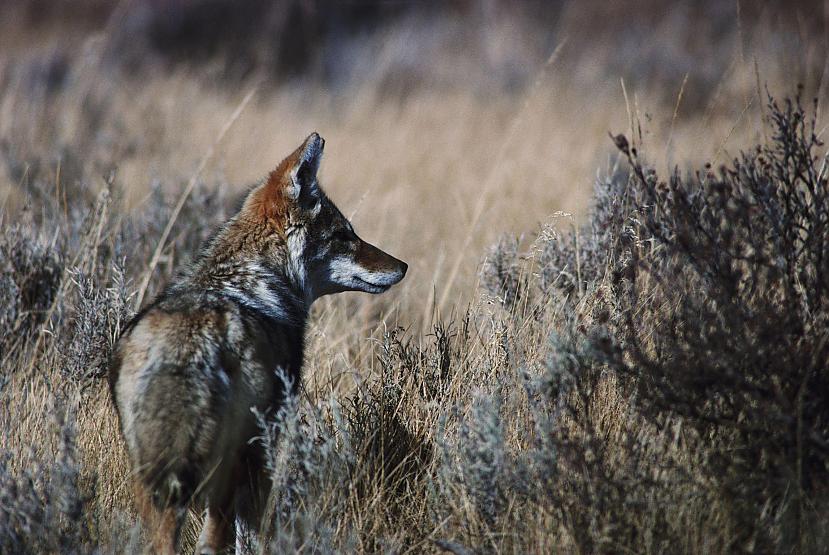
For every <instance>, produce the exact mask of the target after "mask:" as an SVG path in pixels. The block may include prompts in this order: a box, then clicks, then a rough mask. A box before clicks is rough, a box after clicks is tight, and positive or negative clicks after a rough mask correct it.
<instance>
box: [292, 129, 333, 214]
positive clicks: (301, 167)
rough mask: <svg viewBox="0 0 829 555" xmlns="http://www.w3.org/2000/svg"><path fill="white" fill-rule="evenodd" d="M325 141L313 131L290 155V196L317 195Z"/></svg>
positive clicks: (295, 197) (297, 197) (293, 197)
mask: <svg viewBox="0 0 829 555" xmlns="http://www.w3.org/2000/svg"><path fill="white" fill-rule="evenodd" d="M323 147H325V141H324V140H323V138H322V137H320V136H319V135H318V134H317V133H311V134H310V135H308V138H307V139H305V142H303V143H302V145H301V146H300V147H299V148H298V149H296V151H294V153H293V154H292V155H291V156H290V157H289V159H290V161H291V164H290V167H289V168H290V169H289V170H288V171H289V175H290V178H291V182H290V184H289V185H288V196H289V197H290V198H291V199H293V200H299V199H300V198H303V197H305V198H307V197H308V196H312V197H314V196H316V195H315V194H313V193H314V192H315V191H316V190H317V170H319V167H320V160H322V149H323Z"/></svg>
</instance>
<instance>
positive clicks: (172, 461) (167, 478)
mask: <svg viewBox="0 0 829 555" xmlns="http://www.w3.org/2000/svg"><path fill="white" fill-rule="evenodd" d="M323 144H324V143H323V141H322V139H321V138H320V137H319V136H318V135H317V134H312V135H311V136H309V137H308V139H306V141H305V142H304V143H303V144H302V145H301V146H300V147H299V148H298V149H297V150H296V151H295V152H294V153H293V154H291V155H290V156H288V157H287V158H286V159H285V160H283V161H282V163H281V164H280V165H279V166H278V167H277V168H276V170H274V171H273V172H271V174H270V175H269V177H268V178H267V179H266V180H265V181H263V183H262V184H260V185H259V186H258V187H256V188H255V189H253V190H252V191H251V192H250V193H249V195H248V197H247V199H246V201H245V203H244V205H243V207H242V209H241V210H240V211H239V213H238V214H236V215H235V216H234V217H233V218H232V219H231V220H230V221H229V222H227V223H226V224H224V226H223V227H222V228H221V230H220V231H219V232H218V233H217V234H216V236H215V237H214V238H213V239H212V240H211V241H210V242H208V243H207V244H206V245H204V246H203V249H202V252H201V254H200V255H199V256H198V258H197V260H196V262H195V263H194V264H193V266H192V267H191V268H190V269H189V270H188V271H187V272H186V273H185V274H183V275H182V276H181V277H179V278H178V279H177V280H176V281H175V282H174V283H172V284H171V285H170V286H169V287H168V289H167V290H166V291H165V292H164V293H163V294H162V295H161V296H160V297H159V298H158V299H156V300H155V301H154V302H153V303H151V304H150V305H149V306H148V307H147V308H145V309H144V310H143V311H142V312H141V313H139V315H138V316H136V318H135V319H133V321H132V322H130V324H129V325H128V326H127V327H126V328H125V330H124V331H123V333H122V335H121V338H120V339H119V342H118V345H117V346H116V349H115V354H114V356H113V360H112V363H111V366H110V387H111V391H112V396H113V400H114V401H115V405H116V408H117V410H118V414H119V416H120V422H121V430H122V432H123V435H124V439H125V441H126V445H127V450H128V453H129V457H130V462H131V465H132V467H133V474H134V475H135V477H136V486H137V489H138V493H139V496H140V500H141V505H142V507H141V512H142V515H143V520H144V524H145V528H146V529H147V530H148V531H149V532H150V533H151V534H152V535H153V543H154V547H155V549H156V550H158V551H163V552H175V551H176V549H177V545H178V535H179V532H180V529H181V525H182V521H183V517H184V515H185V514H186V510H187V509H188V508H190V507H199V508H201V507H203V508H205V510H206V521H205V526H204V529H203V531H202V535H201V538H200V540H199V541H200V544H199V549H200V550H202V551H206V552H216V551H218V550H220V549H223V548H226V547H228V546H229V545H231V544H232V543H233V540H234V525H235V522H236V520H237V519H240V520H242V521H244V522H247V524H248V526H249V527H250V528H252V529H254V530H255V529H256V528H257V527H258V525H259V524H260V517H261V514H262V510H263V509H264V502H265V499H266V497H267V493H268V492H267V487H268V484H269V481H268V480H267V479H266V477H265V476H264V469H263V456H264V453H263V452H262V448H261V446H260V445H259V443H258V442H257V441H255V437H256V436H257V434H258V432H259V431H258V430H257V427H256V421H255V417H254V411H260V412H270V413H274V412H275V411H276V410H278V409H279V408H280V406H281V405H282V402H283V400H284V398H285V395H289V394H292V393H294V392H295V389H296V388H297V387H298V385H299V380H300V379H301V370H302V360H303V342H304V332H305V324H306V321H307V318H308V311H309V309H310V306H311V304H312V303H313V302H314V300H315V299H317V298H318V297H320V296H322V295H327V294H331V293H337V292H340V291H348V290H352V291H365V292H369V293H380V292H383V291H385V290H386V289H388V288H389V287H391V286H392V285H393V284H395V283H397V282H398V281H400V280H401V279H402V278H403V276H404V275H405V273H406V264H405V263H403V262H401V261H399V260H397V259H396V258H394V257H392V256H390V255H388V254H386V253H384V252H383V251H381V250H379V249H378V248H376V247H374V246H372V245H370V244H368V243H366V242H364V241H363V240H361V239H360V238H359V237H358V236H357V235H356V234H355V233H354V230H353V228H352V227H351V224H350V223H349V222H348V221H347V220H346V218H345V217H344V216H343V215H342V213H341V212H340V211H339V210H338V209H337V208H336V206H334V204H333V203H332V202H331V201H330V200H329V199H328V198H327V197H326V196H325V194H324V193H323V191H322V189H321V188H320V186H319V183H318V182H317V169H318V167H319V162H320V158H321V156H322V149H323Z"/></svg>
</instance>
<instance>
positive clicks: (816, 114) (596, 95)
mask: <svg viewBox="0 0 829 555" xmlns="http://www.w3.org/2000/svg"><path fill="white" fill-rule="evenodd" d="M493 5H494V6H496V7H495V8H494V11H487V10H481V12H480V13H478V12H475V13H473V14H472V15H470V14H469V13H464V12H462V11H461V12H460V15H458V14H455V15H454V16H452V14H451V13H450V14H449V16H447V17H446V19H445V20H443V21H442V22H441V23H440V25H437V26H432V25H431V24H434V23H435V20H434V19H433V18H431V17H430V16H429V15H428V14H425V15H424V14H415V15H414V16H406V17H402V18H397V16H395V18H391V20H390V21H389V22H388V24H387V25H384V26H382V27H377V28H376V30H375V31H373V32H372V33H368V34H367V35H365V36H363V38H362V42H361V40H357V39H354V38H351V39H349V41H346V43H347V46H348V48H350V49H354V50H349V51H353V52H357V53H361V56H364V57H365V58H366V59H371V60H379V61H382V62H383V63H382V64H380V63H378V64H376V66H372V67H368V68H366V67H364V65H360V64H359V63H357V64H356V65H355V67H353V68H352V67H349V68H343V71H346V70H347V71H353V73H352V76H357V78H354V79H345V80H344V81H342V82H340V81H336V82H335V81H334V80H331V79H329V78H328V77H326V76H325V75H319V74H315V73H314V72H313V71H312V72H310V76H306V77H300V78H294V79H293V80H291V81H289V82H285V81H284V80H282V77H281V76H282V73H280V71H281V70H274V71H276V73H267V72H266V73H267V74H263V73H258V72H257V71H254V70H251V72H252V73H251V75H250V76H249V78H248V77H239V73H238V72H239V69H238V66H234V65H233V64H230V65H227V66H225V65H222V66H221V68H222V69H221V70H220V71H219V73H220V74H221V75H222V76H221V78H217V76H216V75H217V74H216V72H215V69H216V68H215V67H212V66H211V65H210V63H209V62H207V63H206V65H205V61H204V60H203V59H199V60H196V61H194V60H192V59H188V58H186V57H185V58H182V59H178V58H176V59H174V60H168V62H170V63H167V62H164V61H163V60H161V61H159V59H158V57H157V56H159V55H160V56H162V58H163V56H165V55H168V54H167V53H168V51H166V50H162V51H160V54H159V52H155V51H153V52H155V53H154V54H153V55H152V56H148V57H147V59H146V60H143V58H142V62H141V64H145V65H141V64H139V66H130V65H129V64H125V65H124V66H121V65H119V64H120V63H121V62H120V61H119V60H120V58H119V57H118V48H117V45H118V44H120V43H119V40H121V39H120V38H119V37H123V35H121V34H120V33H122V32H124V31H123V30H122V29H121V28H120V27H119V25H120V24H121V23H123V22H127V23H129V22H130V21H132V20H131V19H130V18H131V17H132V15H131V12H127V13H126V14H125V13H124V12H122V13H120V15H119V17H117V18H113V19H110V20H109V22H108V23H106V25H105V27H104V29H105V31H104V34H103V35H100V36H98V37H97V38H96V40H91V41H90V40H87V41H85V42H84V41H83V40H81V39H80V38H79V37H77V36H73V37H72V41H69V42H67V43H61V42H60V41H58V42H51V43H50V41H53V40H55V39H54V38H53V35H52V34H51V33H52V32H53V30H50V31H49V33H46V32H45V31H44V33H45V35H44V37H43V38H41V39H39V42H38V41H36V40H34V39H31V38H25V37H24V38H19V39H18V40H20V41H21V42H20V44H18V46H20V45H24V46H26V47H27V48H20V49H18V50H13V49H12V50H7V52H14V55H6V56H3V57H1V58H0V167H1V168H2V173H0V175H2V178H0V192H1V193H0V194H2V196H0V199H2V200H0V203H2V207H3V208H2V212H0V226H2V228H3V234H2V238H0V326H2V330H3V333H2V337H0V365H2V376H0V441H1V442H2V445H3V446H4V448H5V449H4V452H3V455H2V459H0V551H2V552H4V553H5V552H9V553H26V552H44V551H49V552H72V551H77V552H98V551H100V552H111V551H112V552H121V551H130V552H132V551H138V550H140V549H141V548H142V546H143V545H144V537H143V532H142V529H141V524H140V522H139V521H138V519H137V516H136V513H135V507H134V506H133V496H132V491H131V481H130V476H129V468H128V466H127V464H126V457H125V453H124V449H123V445H122V442H121V438H120V435H119V433H118V427H117V419H116V417H115V414H114V411H113V409H112V406H111V402H110V399H109V392H108V391H107V386H106V384H105V380H104V379H103V374H104V372H105V368H106V360H107V358H108V355H109V351H110V349H111V348H112V345H113V344H114V341H115V339H116V337H117V334H118V331H119V330H120V328H121V327H122V326H123V324H124V322H126V321H127V320H128V319H129V318H130V317H131V315H132V314H133V310H134V308H135V303H136V298H137V297H136V295H138V292H139V291H140V290H141V289H142V288H143V283H144V279H145V277H147V276H149V279H148V281H147V282H146V283H147V284H146V296H145V298H151V297H152V296H153V295H154V294H155V293H157V292H158V291H159V290H160V288H161V287H162V286H163V284H164V283H165V282H166V281H167V280H168V279H169V278H170V277H171V276H172V275H173V274H174V273H175V272H176V271H177V270H178V269H179V268H180V267H181V266H182V265H184V264H186V263H187V261H188V260H189V258H190V257H191V256H192V255H193V253H195V252H196V250H197V249H198V246H199V245H200V244H201V242H202V241H204V240H205V239H206V238H207V237H208V236H209V234H210V233H211V231H212V229H213V228H214V227H215V226H216V225H217V224H218V223H220V222H222V221H224V220H225V219H226V218H228V217H229V216H230V215H231V214H232V213H233V211H234V210H235V209H236V208H237V207H238V203H239V199H240V198H241V195H243V194H244V191H245V185H246V184H248V183H251V182H252V181H253V180H255V179H258V178H260V177H261V176H263V175H264V174H265V173H267V171H268V170H269V169H271V168H272V166H273V165H274V164H275V163H276V162H278V160H279V158H280V157H281V156H282V155H284V154H285V153H286V152H288V151H290V149H291V148H292V147H293V146H295V145H294V143H296V142H297V140H298V139H301V138H302V137H304V136H305V135H306V134H307V132H309V131H310V130H311V129H317V130H318V131H320V133H321V134H323V136H325V137H326V140H327V144H328V149H327V153H326V160H325V162H324V164H323V173H322V182H323V185H324V186H325V187H326V189H327V190H328V191H329V193H330V194H331V196H332V197H333V198H334V200H335V201H336V202H337V203H338V204H339V205H340V206H341V207H343V208H344V211H345V213H346V214H348V215H353V220H354V221H355V226H356V227H357V229H358V231H359V232H360V233H361V235H363V236H365V237H366V238H367V239H369V240H370V241H372V242H375V243H377V244H378V245H379V246H381V247H382V248H384V250H388V251H389V252H392V253H393V254H395V255H399V256H400V257H401V258H402V259H404V260H406V261H407V262H409V263H410V267H411V271H410V273H409V276H408V277H407V278H406V280H405V281H404V282H403V283H402V284H401V286H400V287H399V288H396V289H394V290H392V291H391V292H389V293H388V294H386V295H384V296H381V297H379V298H368V297H365V296H360V295H357V294H344V295H341V296H337V297H334V298H331V299H324V300H323V301H322V302H320V303H318V305H317V306H316V307H315V309H314V313H313V318H312V322H311V324H310V326H309V331H308V342H307V343H308V347H307V357H306V358H307V362H306V368H305V376H304V382H303V385H302V387H301V389H300V391H301V394H300V395H299V397H298V398H297V399H295V400H294V401H293V402H292V403H291V404H290V405H289V406H287V407H285V409H284V410H283V411H282V412H280V413H279V414H276V415H273V414H271V415H261V434H260V437H259V438H258V440H259V441H262V442H264V443H265V445H266V446H267V447H268V453H269V464H270V468H271V471H272V486H273V487H272V491H271V495H270V498H269V512H268V516H267V518H266V520H265V521H264V522H263V523H262V525H261V526H260V529H259V530H258V531H257V532H259V533H258V534H254V533H252V532H251V531H249V532H251V533H246V534H245V537H244V538H243V540H244V541H243V543H244V544H245V545H246V546H247V548H248V549H250V550H251V551H262V552H273V553H282V552H289V551H295V550H302V551H307V552H322V553H333V552H393V553H402V552H452V553H459V554H460V553H464V554H465V553H482V552H509V553H526V552H533V553H550V552H562V551H563V552H568V553H569V552H574V553H575V552H579V553H592V552H622V551H633V552H647V553H663V552H705V553H711V552H714V553H726V552H729V553H730V552H735V551H750V552H822V551H825V550H826V549H825V547H824V546H825V545H826V543H827V538H826V537H825V532H824V530H823V528H824V527H823V526H822V524H823V523H824V522H825V521H826V518H827V512H826V511H827V508H826V506H825V505H826V504H825V502H824V501H823V498H824V497H825V495H823V494H824V492H825V490H826V469H825V464H823V461H824V460H825V456H826V453H825V449H826V445H827V440H829V438H827V437H826V435H827V430H826V415H825V409H824V408H823V407H824V405H825V402H822V401H824V400H825V399H826V395H827V391H826V390H825V389H826V388H825V381H826V380H825V378H826V377H825V360H826V356H825V354H826V353H825V350H826V345H825V340H824V339H823V335H825V334H822V329H823V328H824V327H825V325H824V324H825V319H826V306H825V299H824V297H825V286H826V284H825V283H824V282H825V280H826V276H827V275H829V274H827V273H826V271H825V268H824V266H825V264H826V262H825V260H826V257H825V256H824V255H825V254H826V248H825V244H824V243H825V239H826V237H825V235H826V219H827V217H829V215H827V212H826V210H827V207H826V202H825V198H824V197H825V194H824V192H825V189H826V185H827V183H826V169H825V160H826V158H825V151H824V150H823V149H824V147H823V146H822V144H821V143H820V139H821V137H822V134H823V131H822V129H823V127H822V126H823V125H825V122H824V119H825V118H824V117H823V115H822V106H823V105H824V104H823V101H825V100H826V99H825V98H824V97H825V94H826V93H825V86H824V85H823V82H824V78H823V77H822V71H821V70H822V65H823V62H822V61H821V60H822V59H825V56H824V57H823V58H821V56H820V53H821V52H824V50H821V48H824V49H825V45H823V46H821V45H822V44H823V42H822V39H820V38H815V36H816V35H815V34H814V30H812V29H811V28H809V27H808V25H806V24H803V26H802V27H801V28H800V29H799V34H797V36H799V37H801V40H800V42H799V43H797V44H794V43H793V41H792V40H791V37H792V36H793V35H792V33H790V31H791V30H792V28H791V27H787V26H786V25H788V24H787V23H785V22H784V21H783V20H782V19H781V20H779V21H778V20H774V19H773V18H772V17H771V12H769V13H767V14H765V15H764V14H763V13H760V14H759V15H758V14H754V15H752V14H750V13H747V11H748V8H745V9H744V11H741V12H740V13H739V19H738V18H737V15H738V14H737V13H732V12H729V11H727V10H724V11H717V10H716V9H713V8H711V7H710V6H708V7H707V8H699V10H696V9H690V8H688V9H683V10H675V11H672V12H670V14H669V15H667V16H665V17H662V18H660V17H658V16H657V15H652V16H648V17H644V16H642V17H641V18H632V17H631V16H632V14H627V15H626V14H624V13H616V19H615V20H614V21H616V22H615V23H612V22H609V21H605V20H604V19H601V20H600V19H597V18H596V17H595V13H598V12H597V11H596V10H597V9H598V8H596V7H595V6H592V5H585V6H583V7H582V8H581V11H580V10H579V9H578V8H576V7H569V8H568V7H562V8H560V9H559V11H557V12H556V14H557V15H556V16H555V17H553V18H552V20H551V21H552V22H553V23H551V27H550V29H547V30H546V31H544V30H543V29H542V31H539V30H538V23H539V21H546V20H542V19H538V20H537V21H535V23H534V24H530V23H527V22H526V21H525V19H522V18H523V17H524V16H519V15H515V14H512V13H509V12H508V10H507V11H504V10H505V9H504V8H503V6H501V5H500V4H497V3H495V4H493ZM498 6H501V7H498ZM706 6H707V4H706ZM631 9H633V8H631ZM499 10H501V11H499ZM636 13H640V15H641V14H645V13H651V12H650V11H647V10H645V11H641V12H636ZM591 14H594V15H593V16H592V18H591ZM634 15H635V14H634ZM530 19H531V18H530ZM7 21H8V20H7ZM706 22H707V23H710V25H709V26H705V25H702V24H703V23H706ZM541 27H543V25H542V26H541ZM486 29H489V31H486ZM516 29H518V30H519V32H516ZM522 29H523V30H525V31H526V32H524V33H521V32H520V30H522ZM693 29H702V30H700V31H699V32H696V33H695V32H694V31H693ZM545 33H546V34H545ZM9 36H12V35H6V37H7V38H5V39H3V40H6V41H11V39H10V38H8V37H9ZM636 36H640V37H646V38H647V39H648V40H649V41H650V42H648V44H641V43H638V42H637V41H636V40H634V39H635V37H636ZM505 37H506V38H505ZM539 37H541V38H539ZM565 37H566V40H564V39H565ZM591 37H592V38H591ZM453 38H454V40H455V42H453ZM496 39H497V40H496ZM256 40H264V39H262V37H259V38H257V39H256ZM794 42H795V43H796V42H797V41H794ZM346 43H343V44H346ZM50 44H51V46H50ZM61 44H66V45H69V46H66V48H63V49H60V48H56V45H58V46H60V45H61ZM452 44H454V45H458V44H460V50H459V51H458V53H456V54H453V57H451V58H450V59H451V63H449V64H448V66H447V65H444V64H443V63H442V62H440V61H428V60H430V58H429V57H428V56H427V57H425V58H424V57H422V56H420V57H417V59H418V62H417V63H413V62H412V61H411V60H412V52H417V53H428V52H440V51H442V49H445V48H447V45H452ZM487 44H489V46H486V45H487ZM561 44H563V46H562V47H561V49H560V50H559V51H558V53H557V55H556V58H555V59H554V63H551V64H549V65H548V66H547V67H546V68H544V65H543V64H544V61H545V60H546V59H548V57H549V56H550V54H551V53H552V52H553V50H554V49H555V47H556V45H561ZM30 45H31V46H32V47H31V48H29V47H28V46H30ZM482 45H484V46H482ZM35 46H37V47H35ZM485 47H486V48H485ZM141 48H151V47H149V46H147V45H146V44H145V45H143V46H141ZM152 48H155V47H152ZM149 51H152V50H148V52H149ZM712 51H713V52H715V53H716V55H715V54H714V53H712ZM320 52H322V53H320V54H318V56H320V57H321V58H320V59H325V57H326V56H327V55H329V54H326V52H329V50H326V49H322V50H321V51H320ZM824 53H825V52H824ZM217 55H219V56H223V55H227V54H226V53H225V54H221V53H220V54H217ZM126 58H127V57H125V58H124V59H126ZM343 58H348V56H343ZM358 58H359V57H358ZM423 60H427V61H423ZM482 60H483V61H485V62H486V63H487V64H491V65H489V66H485V67H488V68H489V70H491V71H489V73H491V75H482V73H483V74H486V73H487V71H484V72H481V70H480V67H483V66H481V63H482ZM256 63H259V62H256ZM262 63H264V62H262ZM510 64H517V65H519V66H520V67H519V70H520V71H509V66H510ZM254 65H255V64H254ZM277 65H278V64H277ZM368 65H371V64H368ZM447 67H448V69H447ZM131 71H134V72H135V74H134V75H131V73H130V72H131ZM243 73H244V72H243ZM323 73H324V72H323ZM245 75H247V74H245ZM240 82H243V86H241V87H240V86H239V85H238V83H240ZM797 82H802V83H804V89H803V91H802V92H801V93H800V94H801V98H805V95H807V94H814V95H816V96H818V97H819V98H820V101H821V102H820V103H819V104H818V105H817V107H813V106H812V105H811V104H809V103H808V102H805V101H804V102H801V101H800V100H799V98H794V97H793V98H792V100H791V101H788V103H787V102H785V101H783V100H782V99H783V98H784V96H785V95H786V94H794V92H795V91H796V87H795V84H796V83H797ZM254 84H258V85H259V89H258V92H257V94H256V96H255V97H253V100H251V102H250V103H249V104H248V105H247V107H246V108H245V110H244V111H243V112H241V115H238V119H237V117H235V114H234V111H235V110H237V108H238V107H239V106H240V102H241V101H242V100H243V98H244V97H243V94H244V93H246V92H247V91H249V90H250V86H251V85H254ZM766 86H767V87H768V89H769V90H771V91H772V92H774V93H776V94H779V95H780V98H781V100H780V101H779V102H778V103H777V104H775V103H769V102H768V97H767V95H766V93H765V88H766ZM802 104H806V107H804V106H803V105H802ZM228 121H235V123H234V125H233V127H231V128H229V129H227V130H226V133H223V132H222V126H223V125H224V124H225V123H226V122H228ZM608 130H613V131H614V132H623V134H624V136H625V138H624V139H623V138H622V136H618V137H616V139H615V145H614V142H613V141H611V140H608V138H607V131H608ZM222 134H223V135H224V137H223V140H222V142H221V143H219V145H218V146H217V147H216V151H215V153H216V156H214V157H212V158H211V157H209V156H207V155H206V153H209V151H210V149H211V148H212V147H213V145H214V144H216V139H217V137H219V136H220V135H222ZM740 148H742V149H743V151H744V152H745V153H746V154H741V155H737V156H736V157H735V155H734V154H733V153H734V152H735V149H737V150H739V149H740ZM200 160H205V162H204V163H203V164H200ZM705 160H709V161H710V163H711V164H710V166H705V165H702V163H703V161H705ZM675 164H680V167H682V168H684V167H686V166H689V167H699V168H700V169H699V171H698V172H693V171H690V172H684V171H674V170H675ZM597 168H599V171H598V177H597ZM194 175H195V176H196V177H194ZM658 175H667V176H669V177H668V178H667V179H666V180H662V179H659V178H658V177H657V176H658ZM591 183H595V187H593V188H591V187H590V184H591ZM182 190H192V192H191V194H189V195H184V196H182V194H181V192H182ZM182 198H183V199H184V200H183V201H182V203H181V206H180V207H177V206H176V203H177V201H178V200H179V199H182ZM539 221H543V222H546V223H545V224H543V225H541V226H540V227H538V226H537V224H536V222H539ZM168 225H169V226H170V228H169V230H165V228H166V227H167V226H168ZM162 238H163V240H162ZM160 244H161V245H162V246H161V247H160V248H159V249H158V251H156V248H157V246H158V245H160ZM450 282H451V283H450ZM183 402H186V400H183ZM199 520H200V515H197V514H192V515H190V519H189V525H188V526H189V529H188V531H187V533H186V534H185V544H186V546H192V545H193V543H194V539H195V534H196V531H197V528H198V525H199Z"/></svg>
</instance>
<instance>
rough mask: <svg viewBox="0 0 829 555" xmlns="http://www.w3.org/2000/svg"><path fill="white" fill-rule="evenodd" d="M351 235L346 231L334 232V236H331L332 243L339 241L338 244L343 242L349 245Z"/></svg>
mask: <svg viewBox="0 0 829 555" xmlns="http://www.w3.org/2000/svg"><path fill="white" fill-rule="evenodd" d="M351 235H352V234H351V233H349V232H348V231H346V230H344V229H341V230H338V231H335V232H334V235H332V236H331V239H333V240H334V241H340V242H343V243H350V242H351V239H352V237H351Z"/></svg>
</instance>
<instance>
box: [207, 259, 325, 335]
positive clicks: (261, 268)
mask: <svg viewBox="0 0 829 555" xmlns="http://www.w3.org/2000/svg"><path fill="white" fill-rule="evenodd" d="M191 279H192V280H193V281H194V282H198V283H200V284H203V285H206V286H207V287H208V288H209V289H211V290H213V291H216V292H217V293H219V294H221V295H224V296H226V297H228V298H230V299H232V300H234V301H235V302H238V303H239V304H241V305H243V306H245V307H247V308H251V309H254V310H256V311H257V312H260V313H262V314H263V315H265V316H267V317H268V318H270V319H271V320H275V321H276V322H278V323H281V324H287V325H291V326H297V327H300V328H304V326H305V322H306V320H307V318H308V312H309V310H310V306H309V304H308V302H307V301H306V299H305V295H304V294H303V293H302V292H300V291H296V286H295V285H294V283H293V280H291V279H290V277H289V276H288V275H286V273H285V272H284V271H283V270H280V269H279V268H273V267H270V266H268V265H266V264H264V263H262V262H250V261H243V260H223V261H218V260H216V259H215V258H212V257H205V258H204V259H202V261H201V263H199V264H196V266H195V267H194V268H193V272H192V274H191Z"/></svg>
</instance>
